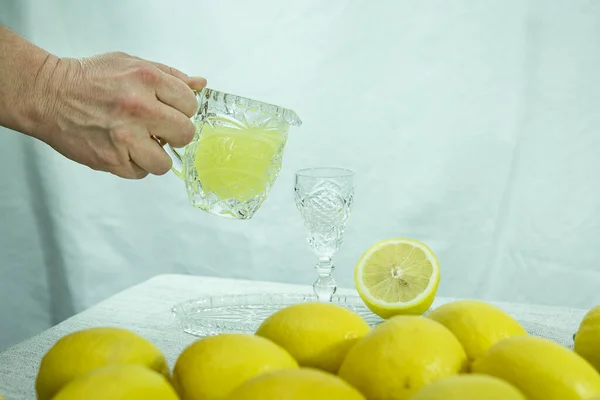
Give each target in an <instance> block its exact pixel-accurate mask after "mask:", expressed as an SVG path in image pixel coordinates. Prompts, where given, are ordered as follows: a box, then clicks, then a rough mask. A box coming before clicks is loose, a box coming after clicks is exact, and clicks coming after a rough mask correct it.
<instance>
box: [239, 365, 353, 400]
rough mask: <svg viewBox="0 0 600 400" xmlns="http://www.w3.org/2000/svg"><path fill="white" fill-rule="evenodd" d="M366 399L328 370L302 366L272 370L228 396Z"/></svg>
mask: <svg viewBox="0 0 600 400" xmlns="http://www.w3.org/2000/svg"><path fill="white" fill-rule="evenodd" d="M271 399H272V400H307V399H310V400H365V398H364V397H363V395H362V394H360V392H359V391H358V390H356V389H354V388H353V387H352V386H350V385H349V384H348V383H346V382H344V381H343V380H342V379H340V378H338V377H337V376H335V375H332V374H329V373H327V372H324V371H321V370H316V369H311V368H299V369H293V370H292V369H288V370H281V371H275V372H270V373H268V374H265V375H261V376H259V377H257V378H254V379H251V380H249V381H248V382H246V383H244V384H243V385H241V386H239V387H238V388H237V389H236V390H234V391H233V392H232V393H231V395H230V396H229V397H228V400H271Z"/></svg>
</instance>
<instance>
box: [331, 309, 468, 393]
mask: <svg viewBox="0 0 600 400" xmlns="http://www.w3.org/2000/svg"><path fill="white" fill-rule="evenodd" d="M466 367H467V356H466V354H465V351H464V349H463V348H462V346H461V345H460V342H459V341H458V339H456V337H454V335H453V334H452V333H451V332H450V331H449V330H448V329H447V328H445V327H444V326H443V325H441V324H439V323H437V322H435V321H433V320H431V319H429V318H425V317H417V316H395V317H392V318H390V319H389V320H387V321H385V322H384V323H382V324H381V325H379V326H378V327H377V328H375V329H374V330H373V331H372V332H371V333H369V334H368V335H367V336H365V337H364V338H363V339H361V340H360V341H359V342H358V343H357V344H356V345H355V346H354V347H352V348H351V349H350V351H349V352H348V355H347V356H346V358H345V359H344V362H343V363H342V366H341V368H340V371H339V376H340V377H341V378H343V379H344V380H346V381H347V382H348V383H350V384H351V385H352V386H354V387H355V388H357V389H358V390H359V391H361V392H362V394H363V395H364V396H365V397H366V398H367V399H369V400H408V399H409V398H410V396H411V395H412V394H413V393H414V392H416V391H417V390H419V389H420V388H421V387H423V386H425V385H427V384H429V383H431V382H433V381H435V380H438V379H441V378H444V377H447V376H452V375H455V374H458V373H460V372H463V371H465V369H466Z"/></svg>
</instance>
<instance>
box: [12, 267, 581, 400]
mask: <svg viewBox="0 0 600 400" xmlns="http://www.w3.org/2000/svg"><path fill="white" fill-rule="evenodd" d="M311 292H312V288H311V287H310V286H308V285H306V286H305V285H290V284H281V283H273V282H257V281H247V280H232V279H221V278H207V277H199V276H189V275H159V276H156V277H154V278H152V279H150V280H148V281H146V282H144V283H141V284H139V285H136V286H133V287H131V288H129V289H127V290H125V291H123V292H121V293H119V294H117V295H115V296H113V297H111V298H109V299H107V300H105V301H103V302H101V303H99V304H97V305H96V306H94V307H92V308H90V309H88V310H86V311H84V312H82V313H80V314H77V315H75V316H73V317H72V318H70V319H68V320H66V321H64V322H62V323H60V324H59V325H56V326H54V327H52V328H50V329H48V330H46V331H44V332H42V333H41V334H39V335H37V336H35V337H33V338H31V339H29V340H27V341H25V342H23V343H20V344H18V345H16V346H14V347H12V348H10V349H8V350H7V351H5V352H3V353H0V393H2V394H3V395H4V396H5V397H6V399H7V400H21V399H24V400H30V399H35V390H34V382H35V376H36V372H37V368H38V366H39V363H40V360H41V359H42V357H43V355H44V354H45V353H46V352H47V351H48V349H49V348H50V347H51V346H52V345H53V344H54V343H55V342H56V341H57V340H58V339H59V338H60V337H62V336H64V335H66V334H68V333H71V332H74V331H77V330H80V329H84V328H88V327H93V326H116V327H123V328H127V329H130V330H132V331H134V332H137V333H139V334H141V335H142V336H144V337H146V338H147V339H149V340H151V341H152V342H153V343H154V344H155V345H156V346H158V347H159V348H160V349H161V350H162V351H163V352H164V353H165V355H166V357H167V359H168V361H169V363H170V365H171V366H172V365H173V364H174V362H175V360H176V358H177V356H178V355H179V354H180V353H181V351H182V350H183V349H184V348H185V347H186V346H187V345H189V344H190V343H191V342H193V341H194V340H196V339H197V338H196V337H194V336H191V335H188V334H186V333H184V332H183V331H182V330H181V328H180V327H179V325H178V323H177V321H176V320H175V318H174V317H173V316H172V315H171V307H172V306H173V305H175V304H177V303H179V302H182V301H186V300H191V299H194V298H197V297H201V296H212V295H222V294H241V293H299V294H301V293H311ZM340 293H341V294H346V295H347V294H356V293H355V291H354V290H349V289H341V290H340ZM452 300H454V299H449V298H438V299H436V302H435V303H434V307H436V306H439V305H441V304H443V303H446V302H448V301H452ZM492 304H495V305H497V306H498V307H500V308H502V309H504V310H505V311H506V312H508V313H509V314H511V315H513V316H514V317H515V318H517V319H518V320H519V321H521V322H522V323H523V324H524V325H525V327H526V328H527V329H528V330H529V331H530V332H531V333H534V334H540V335H541V336H546V337H549V338H552V339H554V340H556V341H558V342H560V343H562V344H564V345H566V346H570V345H572V341H571V336H572V334H573V333H574V332H576V330H577V328H578V326H579V323H580V322H581V319H582V318H583V317H584V315H585V313H586V310H578V309H569V308H557V307H545V306H533V305H524V304H511V303H494V302H492Z"/></svg>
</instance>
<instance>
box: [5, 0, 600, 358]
mask: <svg viewBox="0 0 600 400" xmlns="http://www.w3.org/2000/svg"><path fill="white" fill-rule="evenodd" d="M0 15H1V21H2V22H3V23H5V24H8V25H9V26H12V27H13V28H15V29H16V30H18V31H19V32H20V33H22V34H24V35H25V36H26V37H28V38H29V39H30V40H32V41H34V42H35V43H36V44H38V45H40V46H42V47H45V48H46V49H48V50H50V51H53V52H55V53H56V54H58V55H60V56H87V55H92V54H96V53H101V52H106V51H112V50H122V51H126V52H129V53H131V54H135V55H138V56H140V57H145V58H149V59H153V60H156V61H161V62H165V63H168V64H171V65H173V66H175V67H178V68H180V69H182V70H184V71H186V72H188V73H190V74H200V75H204V76H206V77H207V78H208V80H209V86H210V87H213V88H216V89H220V90H224V91H231V92H234V93H238V94H243V95H246V96H249V97H253V98H256V99H261V100H265V101H270V102H274V103H277V104H281V105H285V106H289V107H291V108H293V109H294V110H295V111H297V112H298V114H299V115H300V116H301V118H302V119H303V120H304V125H303V127H302V128H300V129H297V130H294V131H293V132H292V133H291V136H290V140H289V142H288V145H287V148H286V153H285V158H284V166H283V170H282V171H281V175H280V177H279V180H278V182H277V184H276V185H275V187H274V189H273V191H272V193H271V195H270V197H269V199H268V200H267V202H266V203H265V204H264V206H263V207H262V209H261V210H260V211H259V213H258V214H257V215H256V216H255V218H254V219H252V220H250V221H245V222H239V221H232V220H227V219H221V218H217V217H214V216H211V215H208V214H206V213H203V212H201V211H198V210H195V209H193V208H192V207H191V206H188V204H187V197H186V194H185V190H184V187H183V184H182V182H180V181H179V180H178V178H176V177H175V176H174V175H173V174H168V175H165V176H163V177H150V178H148V179H145V180H142V181H126V180H120V179H118V178H116V177H113V176H111V175H108V174H103V173H98V172H94V171H92V170H89V169H87V168H85V167H82V166H79V165H76V164H74V163H72V162H70V161H69V160H66V159H64V158H62V157H61V156H60V155H58V154H55V153H54V152H53V151H52V150H51V149H50V148H49V147H47V146H45V145H43V144H41V143H37V142H35V141H33V140H31V139H29V138H26V137H23V136H20V135H18V134H16V133H14V132H9V131H6V130H3V131H1V132H0V137H1V138H2V146H0V166H1V167H2V171H3V173H2V175H1V181H0V182H1V190H0V218H1V219H0V221H1V224H2V230H1V232H0V320H2V321H4V322H3V323H2V326H1V329H0V348H2V347H3V346H8V345H10V344H12V343H15V342H16V341H19V340H23V339H25V338H26V337H28V336H30V335H33V334H35V333H37V332H38V331H40V330H41V329H43V328H45V327H47V326H49V325H50V324H53V323H56V322H58V321H60V320H61V319H64V318H66V317H68V316H69V315H71V314H72V313H73V312H77V311H79V310H82V309H83V308H85V307H88V306H90V305H92V304H94V303H96V302H97V301H99V300H101V299H103V298H106V297H107V296H109V295H111V294H113V293H115V292H117V291H119V290H121V289H123V288H125V287H127V286H130V285H132V284H135V283H138V282H140V281H142V280H145V279H146V278H148V277H150V276H153V275H155V274H159V273H165V272H172V273H185V274H201V275H213V276H224V277H235V278H250V279H261V280H274V281H282V282H293V283H298V282H305V283H312V281H313V279H314V271H313V268H312V267H313V264H314V257H313V256H312V255H311V253H310V252H309V251H308V248H307V246H306V243H305V241H304V231H303V227H302V223H301V221H300V218H299V215H298V212H297V211H296V209H295V206H294V204H293V196H292V185H293V175H294V172H295V170H297V169H299V168H302V167H309V166H318V165H338V166H345V167H349V168H352V169H354V170H356V171H357V196H356V208H355V210H354V213H353V215H352V216H351V218H350V220H349V226H348V230H347V234H346V240H345V244H344V246H343V248H342V249H341V251H340V252H339V254H338V256H337V257H336V264H337V266H338V269H337V270H336V276H337V278H338V281H339V283H340V284H341V285H342V286H345V287H352V285H353V283H352V273H351V271H352V268H353V265H354V263H355V261H356V260H357V259H358V257H359V256H360V254H361V253H362V252H363V251H364V250H366V249H367V248H368V247H369V246H370V245H371V244H373V243H374V242H376V241H378V240H380V239H384V238H388V237H395V236H407V237H413V238H417V239H421V240H423V241H425V242H427V243H428V244H429V245H430V246H431V247H432V248H433V249H434V251H435V252H436V253H437V254H438V256H439V259H440V262H441V266H442V269H443V270H442V275H443V277H442V284H441V287H440V294H442V295H446V296H469V297H478V298H484V299H495V300H508V301H519V302H531V303H539V304H550V305H565V306H574V307H591V306H593V305H595V304H598V303H600V289H599V283H600V265H599V264H598V262H597V260H598V257H599V256H600V246H598V241H599V239H600V183H599V182H598V172H600V161H599V158H598V153H599V151H600V112H599V111H598V110H599V109H600V41H599V40H600V39H599V38H600V1H592V0H590V1H583V0H569V1H566V0H563V1H554V0H551V1H550V0H529V1H524V0H512V1H507V0H494V1H481V0H456V1H452V2H450V1H441V0H440V1H420V2H414V1H396V0H388V1H377V2H374V1H368V0H355V1H350V0H345V1H343V0H335V1H328V2H324V1H320V0H302V1H300V0H299V1H296V2H282V1H279V0H254V1H250V2H248V1H238V0H220V1H214V0H213V1H208V0H193V1H192V0H179V1H178V2H173V3H168V2H166V1H158V0H157V1H149V0H107V1H104V2H98V1H95V2H83V1H80V0H60V1H59V0H0ZM1 56H4V55H1ZM198 294H199V295H201V293H198Z"/></svg>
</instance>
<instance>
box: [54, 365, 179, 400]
mask: <svg viewBox="0 0 600 400" xmlns="http://www.w3.org/2000/svg"><path fill="white" fill-rule="evenodd" d="M84 399H85V400H108V399H110V400H179V397H177V393H175V390H174V389H173V387H172V386H171V384H170V383H169V382H168V381H167V379H166V378H165V377H164V376H163V375H161V374H159V373H158V372H155V371H153V370H151V369H148V368H146V367H142V366H139V365H109V366H107V367H102V368H99V369H97V370H94V371H91V372H88V373H87V374H86V375H82V376H80V377H78V378H75V379H73V380H72V381H70V382H69V383H67V384H66V385H65V386H64V387H63V388H62V389H61V390H60V392H58V394H57V395H56V396H54V397H53V398H52V400H84Z"/></svg>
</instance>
